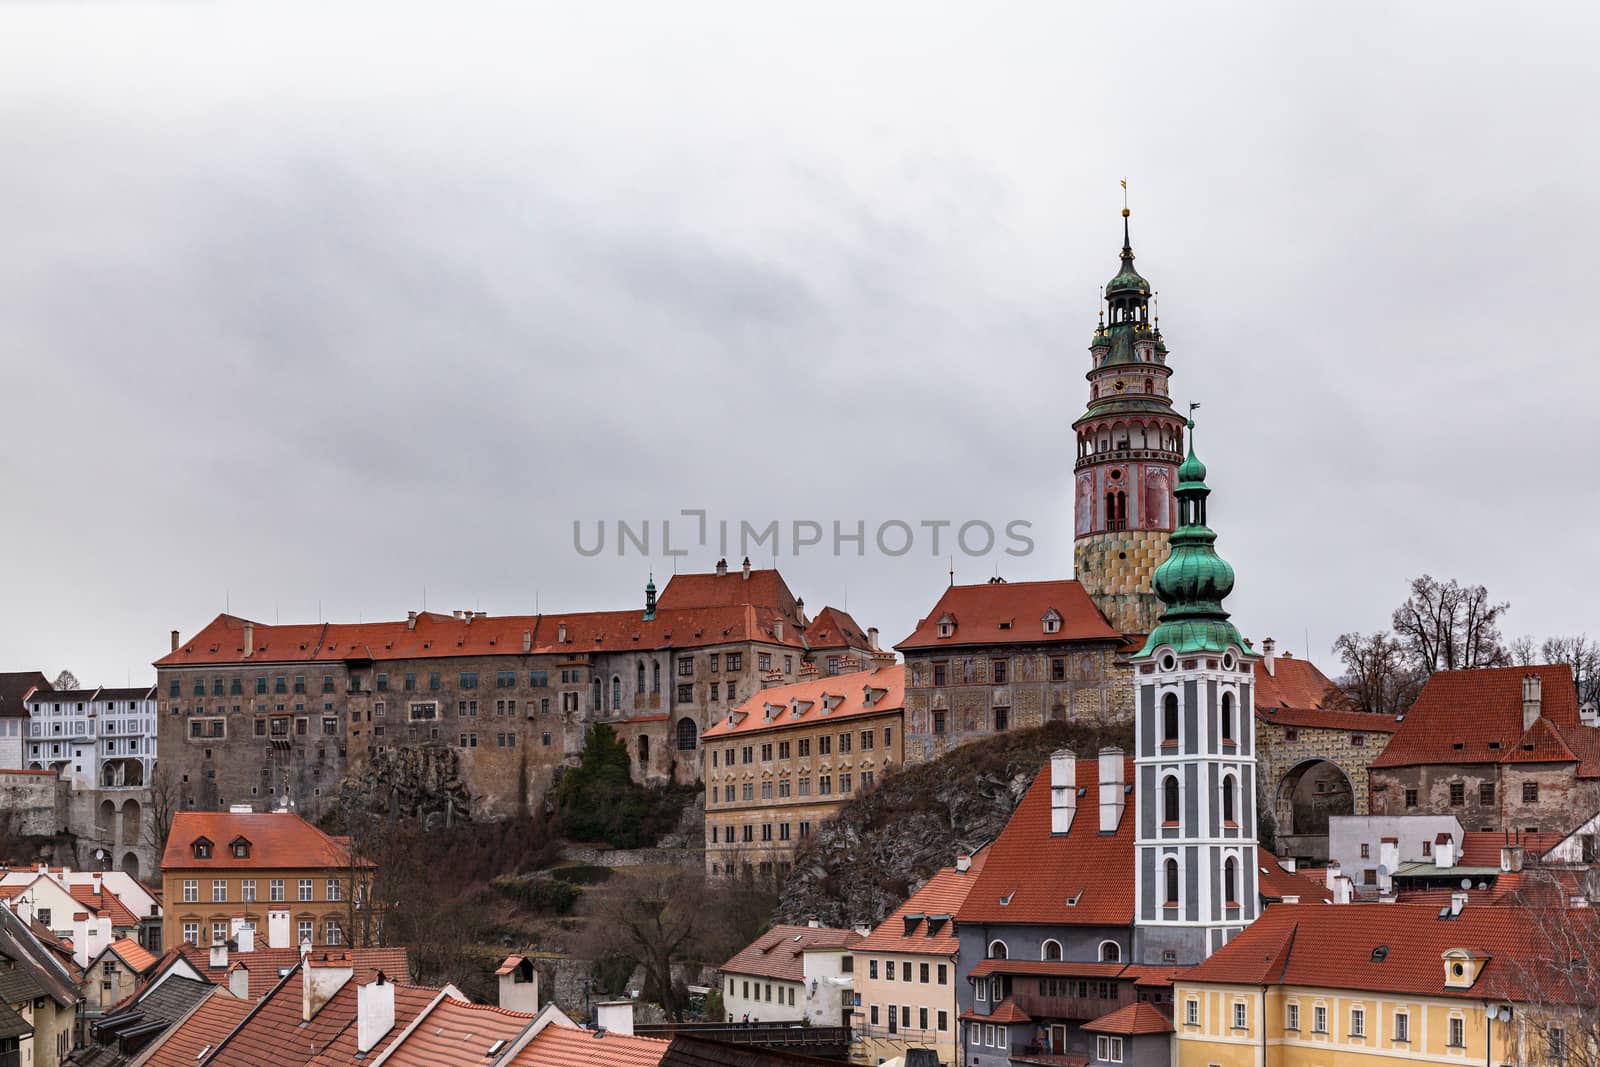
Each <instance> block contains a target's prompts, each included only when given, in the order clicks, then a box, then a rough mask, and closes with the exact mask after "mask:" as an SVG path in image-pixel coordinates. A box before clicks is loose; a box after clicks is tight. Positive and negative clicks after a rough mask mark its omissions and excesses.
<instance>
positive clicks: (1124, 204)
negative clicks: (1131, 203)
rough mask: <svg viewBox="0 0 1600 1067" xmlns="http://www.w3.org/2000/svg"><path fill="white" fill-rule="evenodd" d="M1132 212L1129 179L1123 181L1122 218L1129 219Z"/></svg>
mask: <svg viewBox="0 0 1600 1067" xmlns="http://www.w3.org/2000/svg"><path fill="white" fill-rule="evenodd" d="M1130 214H1132V212H1130V211H1129V210H1128V179H1126V178H1124V179H1122V217H1123V218H1127V217H1128V216H1129V215H1130Z"/></svg>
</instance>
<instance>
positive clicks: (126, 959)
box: [111, 937, 156, 974]
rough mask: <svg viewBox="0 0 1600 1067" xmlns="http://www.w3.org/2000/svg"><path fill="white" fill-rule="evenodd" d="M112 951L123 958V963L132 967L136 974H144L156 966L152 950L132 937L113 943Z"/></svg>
mask: <svg viewBox="0 0 1600 1067" xmlns="http://www.w3.org/2000/svg"><path fill="white" fill-rule="evenodd" d="M111 951H112V952H115V953H116V954H117V955H118V956H121V957H122V962H123V963H126V964H127V965H128V966H129V967H132V968H133V970H134V972H135V973H136V974H143V973H144V972H146V971H148V970H149V969H150V968H152V967H154V966H155V965H156V958H155V957H154V956H152V955H151V954H150V950H149V949H147V948H145V947H144V946H143V945H141V944H139V942H137V941H135V940H134V939H133V938H131V937H124V938H122V939H121V940H118V941H113V942H112V943H111Z"/></svg>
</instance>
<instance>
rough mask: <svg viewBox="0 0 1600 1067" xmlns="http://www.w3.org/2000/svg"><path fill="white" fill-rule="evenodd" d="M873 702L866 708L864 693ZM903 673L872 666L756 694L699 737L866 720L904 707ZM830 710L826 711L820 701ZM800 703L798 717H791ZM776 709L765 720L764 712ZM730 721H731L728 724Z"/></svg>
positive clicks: (718, 737) (898, 666) (898, 669)
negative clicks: (864, 669) (771, 716)
mask: <svg viewBox="0 0 1600 1067" xmlns="http://www.w3.org/2000/svg"><path fill="white" fill-rule="evenodd" d="M869 688H870V689H871V690H872V691H873V699H872V703H871V704H870V705H868V704H867V702H866V700H867V690H868V689H869ZM905 692H906V668H905V665H904V664H902V663H897V664H895V665H894V666H892V667H874V668H873V669H872V670H870V671H855V672H853V673H850V674H827V675H822V676H821V677H818V678H813V679H811V680H810V681H805V682H791V683H790V684H788V685H776V686H772V687H771V688H768V689H758V690H756V692H754V693H752V694H751V695H750V697H749V698H748V699H747V700H745V702H744V703H742V704H740V705H739V706H738V707H737V708H735V709H734V710H733V711H732V712H730V713H729V714H728V715H725V716H723V717H722V718H720V719H718V720H717V721H716V722H714V723H712V725H711V726H710V727H708V728H707V729H706V731H705V733H704V734H702V735H701V736H702V737H704V738H705V740H706V741H707V743H710V742H712V741H724V740H727V739H728V738H730V737H742V736H745V735H747V734H754V733H759V732H761V731H762V730H781V729H785V728H787V727H792V726H812V725H815V724H816V723H819V722H829V723H831V722H839V721H847V720H850V719H856V718H860V717H862V716H865V715H882V714H883V713H884V712H886V711H893V710H896V709H898V708H903V707H905ZM824 697H827V698H828V703H829V704H831V705H832V710H825V708H824V704H823V698H824ZM795 701H798V702H799V704H798V708H799V711H800V714H799V715H796V714H794V712H795V710H796V707H797V705H796V704H795V703H794V702H795ZM768 705H771V706H772V707H774V708H777V709H780V710H778V711H777V712H776V714H775V715H774V716H773V718H772V720H771V721H770V722H769V721H767V716H766V709H767V706H768ZM730 720H732V721H730Z"/></svg>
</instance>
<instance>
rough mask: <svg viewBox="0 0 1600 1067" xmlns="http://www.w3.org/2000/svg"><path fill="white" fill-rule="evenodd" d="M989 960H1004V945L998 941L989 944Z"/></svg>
mask: <svg viewBox="0 0 1600 1067" xmlns="http://www.w3.org/2000/svg"><path fill="white" fill-rule="evenodd" d="M989 958H990V959H991V960H1003V959H1005V958H1006V943H1005V942H1004V941H1001V940H999V939H996V940H994V941H991V942H989Z"/></svg>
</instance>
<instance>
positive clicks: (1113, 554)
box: [1072, 530, 1171, 634]
mask: <svg viewBox="0 0 1600 1067" xmlns="http://www.w3.org/2000/svg"><path fill="white" fill-rule="evenodd" d="M1170 537H1171V535H1170V534H1169V533H1167V532H1166V531H1165V530H1119V531H1115V532H1111V533H1098V534H1090V535H1088V536H1085V537H1080V538H1078V540H1077V541H1076V542H1075V543H1074V544H1073V551H1072V555H1073V566H1074V568H1075V572H1076V575H1077V579H1078V581H1079V583H1081V584H1082V585H1083V588H1084V591H1085V592H1087V593H1088V594H1089V595H1090V596H1091V597H1092V598H1094V602H1095V604H1096V605H1097V606H1098V607H1099V608H1100V610H1101V611H1102V612H1103V613H1104V614H1105V616H1106V619H1107V621H1109V622H1110V623H1111V625H1112V626H1113V627H1115V628H1116V629H1118V630H1120V631H1122V632H1123V633H1125V634H1147V633H1149V632H1150V631H1151V630H1153V629H1155V627H1156V623H1158V622H1160V621H1161V611H1162V606H1161V601H1160V599H1159V598H1158V597H1157V596H1156V595H1155V593H1153V592H1152V591H1151V589H1152V583H1153V581H1154V579H1155V573H1156V568H1157V567H1159V566H1160V565H1161V564H1162V562H1163V561H1164V560H1165V559H1166V558H1167V553H1168V551H1169V546H1168V539H1169V538H1170Z"/></svg>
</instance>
